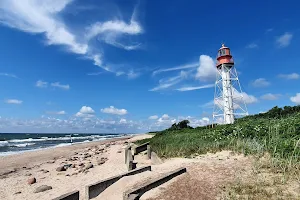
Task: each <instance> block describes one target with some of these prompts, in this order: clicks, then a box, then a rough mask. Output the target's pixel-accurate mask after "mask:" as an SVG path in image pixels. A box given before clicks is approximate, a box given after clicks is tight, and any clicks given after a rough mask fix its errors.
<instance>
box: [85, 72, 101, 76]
mask: <svg viewBox="0 0 300 200" xmlns="http://www.w3.org/2000/svg"><path fill="white" fill-rule="evenodd" d="M100 74H103V72H92V73H88V74H87V75H88V76H98V75H100Z"/></svg>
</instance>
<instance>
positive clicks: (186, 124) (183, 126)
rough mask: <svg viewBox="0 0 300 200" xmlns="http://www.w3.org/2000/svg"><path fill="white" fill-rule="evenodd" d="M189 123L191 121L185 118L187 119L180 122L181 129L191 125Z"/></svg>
mask: <svg viewBox="0 0 300 200" xmlns="http://www.w3.org/2000/svg"><path fill="white" fill-rule="evenodd" d="M189 123H190V121H189V120H186V119H185V120H183V121H181V122H179V123H178V126H179V128H180V129H183V128H188V127H189V126H188V124H189Z"/></svg>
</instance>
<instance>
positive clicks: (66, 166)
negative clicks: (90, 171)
mask: <svg viewBox="0 0 300 200" xmlns="http://www.w3.org/2000/svg"><path fill="white" fill-rule="evenodd" d="M71 166H72V164H65V165H64V167H65V169H68V168H70V167H71Z"/></svg>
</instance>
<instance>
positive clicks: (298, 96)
mask: <svg viewBox="0 0 300 200" xmlns="http://www.w3.org/2000/svg"><path fill="white" fill-rule="evenodd" d="M290 100H291V101H292V102H293V103H295V104H297V105H299V104H300V93H297V94H296V96H293V97H291V98H290Z"/></svg>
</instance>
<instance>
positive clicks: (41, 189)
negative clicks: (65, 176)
mask: <svg viewBox="0 0 300 200" xmlns="http://www.w3.org/2000/svg"><path fill="white" fill-rule="evenodd" d="M51 189H52V187H51V186H48V185H42V186H40V187H37V188H36V189H35V190H34V193H39V192H44V191H47V190H51Z"/></svg>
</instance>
